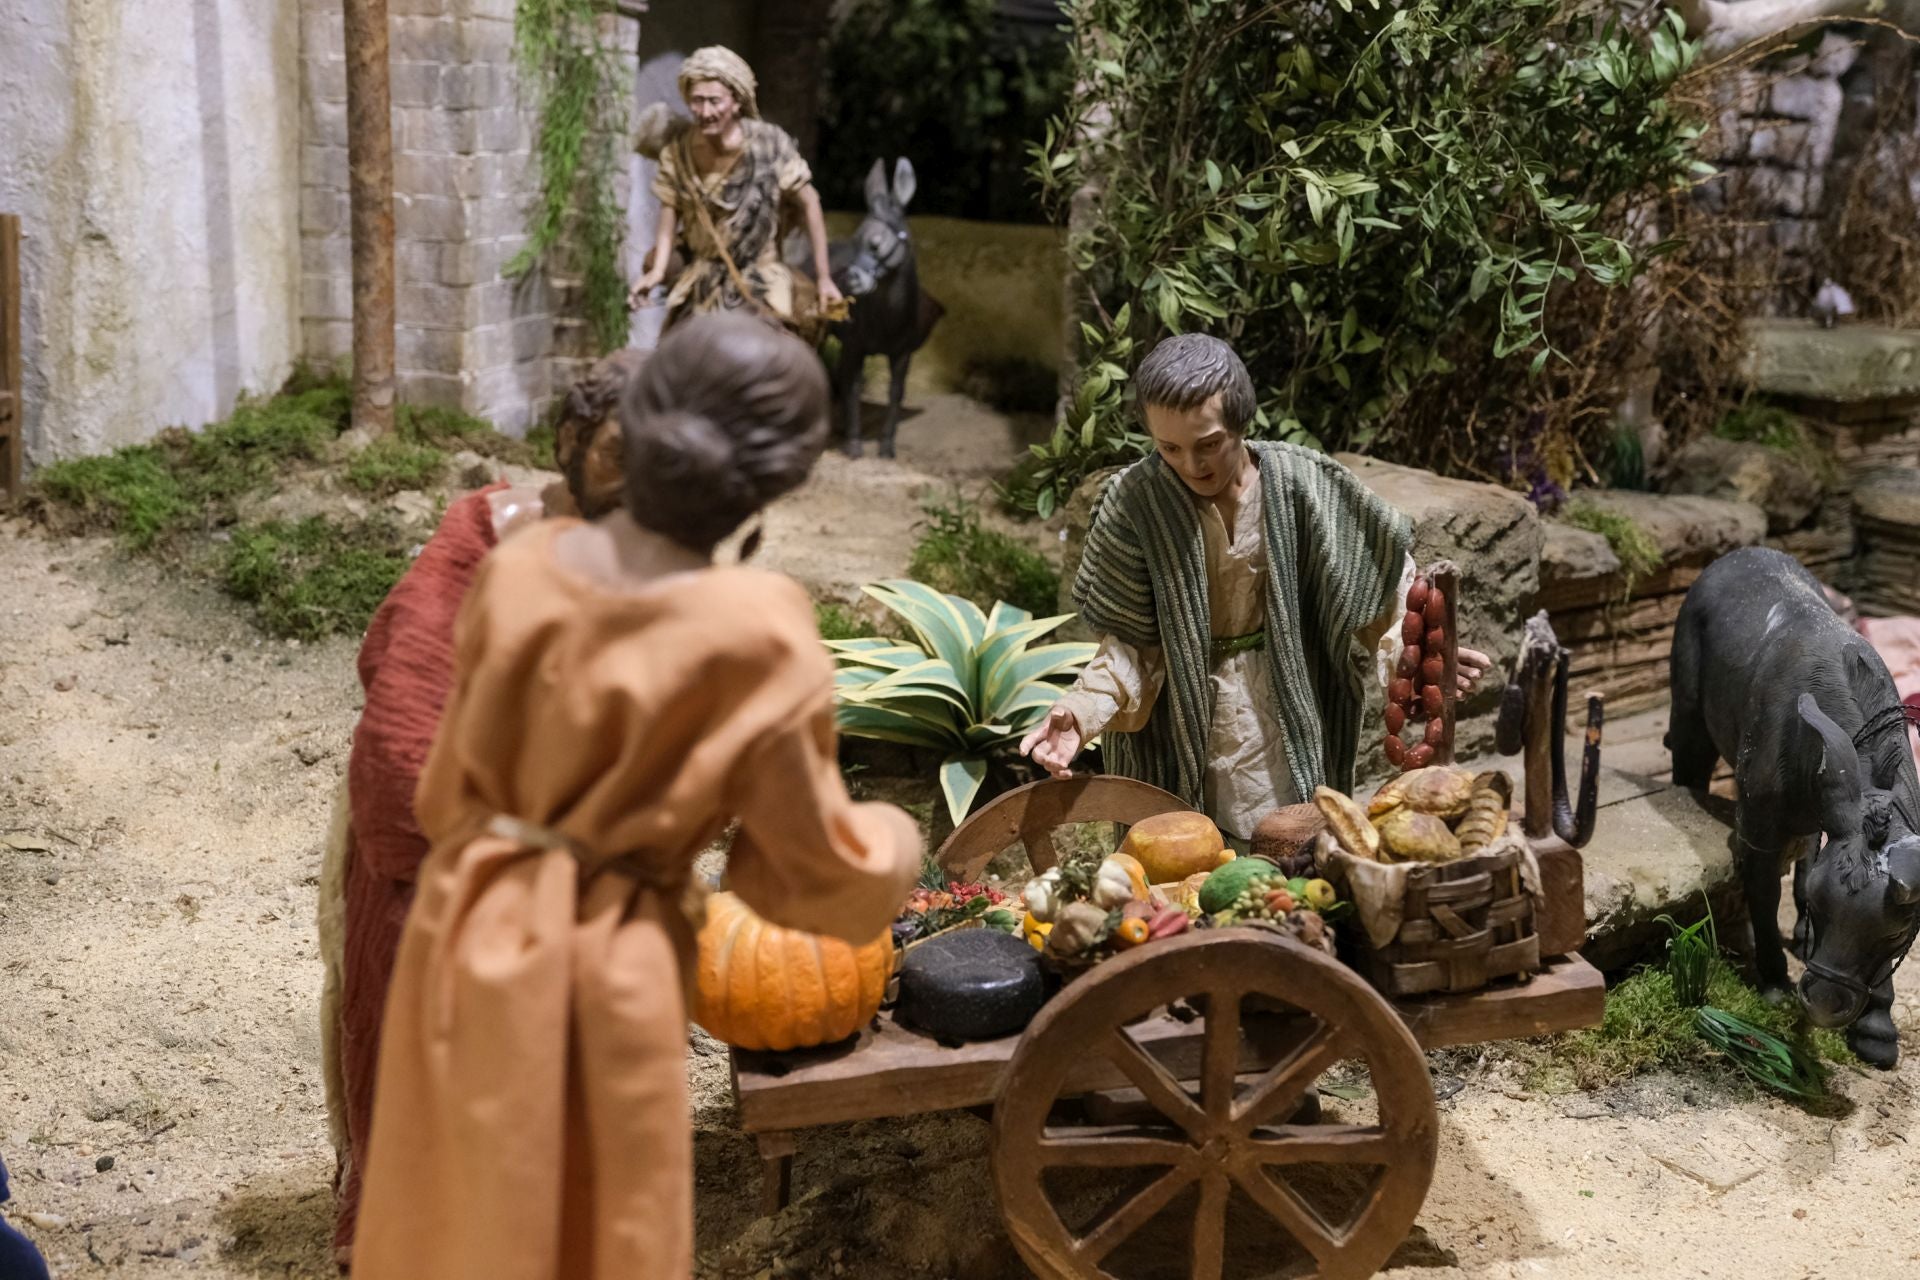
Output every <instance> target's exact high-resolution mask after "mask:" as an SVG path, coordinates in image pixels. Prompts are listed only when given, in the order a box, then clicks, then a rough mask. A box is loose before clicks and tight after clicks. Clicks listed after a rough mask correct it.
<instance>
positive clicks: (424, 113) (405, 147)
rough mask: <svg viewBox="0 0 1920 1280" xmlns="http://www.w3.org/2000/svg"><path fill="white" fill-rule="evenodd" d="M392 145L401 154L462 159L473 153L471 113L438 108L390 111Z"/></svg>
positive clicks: (400, 108)
mask: <svg viewBox="0 0 1920 1280" xmlns="http://www.w3.org/2000/svg"><path fill="white" fill-rule="evenodd" d="M393 114H394V120H395V128H394V135H395V143H396V145H397V146H398V147H399V148H400V149H401V150H402V151H424V152H429V153H431V154H434V155H464V154H466V153H468V152H471V151H472V150H473V129H474V121H473V116H474V113H473V112H471V111H447V110H443V109H442V108H439V107H398V106H396V107H395V108H394V109H393Z"/></svg>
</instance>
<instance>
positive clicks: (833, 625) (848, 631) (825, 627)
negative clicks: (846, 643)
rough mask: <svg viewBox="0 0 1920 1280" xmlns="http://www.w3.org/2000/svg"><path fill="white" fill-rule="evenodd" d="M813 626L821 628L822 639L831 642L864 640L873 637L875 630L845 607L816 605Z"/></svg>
mask: <svg viewBox="0 0 1920 1280" xmlns="http://www.w3.org/2000/svg"><path fill="white" fill-rule="evenodd" d="M813 624H814V626H816V627H818V628H819V630H820V638H821V639H822V640H826V641H829V642H831V641H834V640H864V639H866V638H868V637H870V636H871V635H873V628H872V627H870V626H868V625H867V624H866V623H864V622H862V621H861V620H860V618H859V617H858V615H856V614H855V613H854V612H853V610H851V609H848V608H846V607H845V606H843V605H837V604H819V603H815V605H814V606H813Z"/></svg>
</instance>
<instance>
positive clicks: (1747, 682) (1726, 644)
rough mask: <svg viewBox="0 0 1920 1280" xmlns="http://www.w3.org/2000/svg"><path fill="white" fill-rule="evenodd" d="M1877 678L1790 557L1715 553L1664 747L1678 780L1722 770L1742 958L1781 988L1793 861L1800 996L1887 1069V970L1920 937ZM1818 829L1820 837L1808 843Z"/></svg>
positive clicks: (1915, 876) (1903, 807)
mask: <svg viewBox="0 0 1920 1280" xmlns="http://www.w3.org/2000/svg"><path fill="white" fill-rule="evenodd" d="M1905 711H1906V709H1905V708H1903V707H1902V706H1901V704H1900V695H1899V693H1898V692H1896V691H1895V689H1894V685H1893V677H1892V676H1890V675H1888V674H1887V668H1886V665H1885V664H1884V663H1882V662H1881V661H1880V656H1879V655H1878V654H1876V653H1875V652H1874V651H1873V649H1872V647H1871V646H1870V645H1868V644H1867V642H1866V640H1865V639H1864V638H1863V637H1861V636H1860V635H1859V634H1858V633H1856V632H1855V631H1854V630H1853V629H1852V628H1850V627H1848V626H1847V624H1846V623H1845V622H1843V621H1842V620H1841V618H1840V616H1839V615H1838V614H1837V613H1835V612H1834V610H1833V606H1832V604H1831V603H1830V602H1829V601H1828V600H1827V598H1826V596H1825V594H1824V593H1823V592H1822V590H1821V587H1820V584H1819V582H1818V581H1816V580H1815V578H1814V576H1813V575H1812V574H1810V573H1808V572H1807V571H1806V569H1804V568H1802V567H1801V565H1800V563H1799V561H1797V560H1795V559H1793V558H1792V557H1791V556H1788V555H1785V554H1784V553H1782V552H1779V551H1774V550H1771V549H1769V548H1766V547H1747V548H1744V549H1742V550H1739V551H1735V552H1732V553H1731V554H1729V555H1725V556H1722V557H1721V558H1720V559H1718V560H1716V561H1715V562H1714V563H1713V564H1711V565H1709V566H1708V567H1707V569H1706V571H1705V572H1704V573H1702V574H1701V575H1700V578H1699V580H1698V581H1697V582H1695V583H1694V585H1693V587H1692V589H1691V590H1689V591H1688V592H1687V598H1686V600H1685V602H1684V603H1683V604H1682V605H1681V607H1680V617H1679V620H1678V622H1677V623H1676V625H1675V628H1674V636H1673V713H1672V717H1671V722H1670V725H1669V728H1668V731H1667V747H1668V749H1669V750H1670V751H1672V753H1673V780H1674V783H1675V784H1676V785H1678V786H1684V787H1693V788H1705V787H1706V786H1707V784H1708V783H1709V781H1710V780H1711V779H1712V777H1713V766H1714V762H1715V760H1716V759H1720V758H1725V759H1726V760H1728V761H1730V762H1731V763H1732V765H1733V769H1734V778H1735V781H1736V783H1737V784H1738V787H1739V799H1738V801H1737V802H1736V806H1735V809H1734V840H1733V854H1734V864H1735V867H1736V869H1737V870H1738V871H1739V873H1740V879H1741V885H1742V888H1743V889H1744V890H1745V894H1746V899H1747V911H1748V914H1749V915H1750V916H1751V917H1752V919H1753V943H1754V964H1755V967H1756V968H1757V969H1758V971H1759V976H1760V982H1761V987H1762V989H1763V990H1764V991H1766V992H1767V994H1768V995H1769V996H1770V997H1772V998H1776V999H1777V998H1782V997H1784V996H1785V994H1786V993H1787V990H1788V987H1787V960H1786V953H1785V951H1784V950H1783V949H1782V947H1781V942H1780V930H1779V923H1778V919H1779V911H1780V876H1781V874H1782V873H1783V872H1784V871H1785V870H1786V868H1787V867H1788V865H1790V864H1791V865H1793V867H1794V877H1793V897H1794V905H1795V907H1796V908H1797V909H1798V912H1799V920H1798V923H1796V925H1795V926H1794V931H1793V936H1794V944H1795V947H1794V949H1795V952H1796V953H1797V954H1798V955H1799V956H1800V958H1801V959H1802V960H1803V961H1804V962H1805V963H1806V973H1805V975H1804V976H1802V978H1801V979H1800V1001H1801V1004H1802V1005H1804V1006H1805V1008H1806V1011H1807V1016H1808V1017H1809V1018H1810V1019H1811V1020H1812V1021H1813V1022H1814V1023H1815V1024H1816V1025H1819V1026H1822V1027H1842V1026H1844V1027H1847V1028H1848V1030H1847V1043H1848V1044H1849V1045H1850V1046H1851V1047H1852V1049H1853V1051H1854V1052H1855V1053H1857V1054H1859V1055H1860V1057H1861V1058H1862V1059H1863V1060H1865V1061H1867V1062H1869V1063H1872V1064H1873V1065H1875V1066H1878V1067H1891V1066H1893V1065H1894V1064H1895V1063H1896V1062H1898V1061H1899V1056H1900V1045H1899V1041H1898V1039H1897V1038H1896V1036H1895V1033H1894V1026H1893V1018H1892V1016H1891V1014H1890V1009H1891V1007H1892V1003H1893V971H1894V969H1895V968H1896V967H1897V966H1898V965H1899V963H1900V961H1901V960H1902V959H1904V958H1905V956H1906V953H1907V949H1908V948H1909V947H1911V946H1912V945H1913V939H1914V934H1915V932H1916V930H1920V834H1916V833H1917V832H1920V776H1917V775H1916V772H1915V769H1914V762H1913V754H1912V752H1910V751H1909V750H1908V749H1907V733H1906V730H1907V720H1906V715H1905ZM1822 833H1824V834H1825V836H1826V842H1825V844H1824V846H1822V845H1821V844H1820V837H1821V835H1822Z"/></svg>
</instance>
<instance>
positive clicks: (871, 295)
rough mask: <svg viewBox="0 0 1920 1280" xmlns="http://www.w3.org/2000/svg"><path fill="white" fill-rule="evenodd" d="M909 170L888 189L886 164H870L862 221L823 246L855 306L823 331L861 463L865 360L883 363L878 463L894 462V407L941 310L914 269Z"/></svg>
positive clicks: (897, 171)
mask: <svg viewBox="0 0 1920 1280" xmlns="http://www.w3.org/2000/svg"><path fill="white" fill-rule="evenodd" d="M914 187H915V180H914V176H913V164H912V162H910V161H909V160H907V159H906V158H905V157H904V156H903V157H901V159H900V161H899V163H897V164H896V165H894V167H893V185H892V186H891V187H889V186H888V185H887V170H886V162H885V161H882V160H875V161H874V162H873V169H872V170H871V171H870V172H869V173H868V174H867V189H866V195H867V216H866V218H865V219H864V220H862V222H861V223H860V226H859V227H858V228H857V229H856V230H855V231H854V233H853V238H852V239H851V240H836V241H834V242H833V244H831V245H830V246H828V262H829V265H830V266H831V269H832V271H833V282H834V283H835V284H836V285H838V286H839V287H840V292H841V293H843V294H845V295H846V296H847V297H848V298H849V299H851V300H852V302H853V312H852V314H851V315H850V316H849V317H848V318H847V319H845V320H841V321H837V322H836V323H835V324H834V325H833V327H832V328H831V329H830V330H829V331H828V332H830V333H832V334H833V336H834V337H836V338H838V339H839V340H840V360H839V363H837V364H836V365H835V366H834V369H833V394H834V402H835V403H836V404H838V405H840V406H841V412H842V413H843V414H844V415H845V427H846V451H847V456H848V457H849V458H857V457H859V456H860V384H861V382H862V381H863V378H862V375H863V373H864V372H865V370H866V366H867V357H868V356H885V357H886V358H887V369H888V372H889V373H890V374H891V375H892V380H891V382H890V384H889V385H888V388H887V417H886V423H885V425H884V426H882V427H881V429H880V456H881V457H883V458H891V457H892V456H893V435H894V431H895V429H896V428H898V427H899V425H900V400H901V397H903V396H904V395H905V394H906V390H907V367H908V366H909V365H910V364H912V363H913V353H914V352H916V351H918V350H919V349H920V348H921V347H922V346H924V345H925V344H926V341H927V336H928V335H929V334H930V333H932V332H933V326H934V324H935V323H936V322H938V321H939V319H940V317H941V316H942V315H943V314H945V309H944V308H943V307H941V305H940V304H939V303H938V302H935V301H934V300H933V298H932V297H931V296H930V295H928V294H927V293H926V292H925V291H924V290H922V289H921V288H920V275H919V272H918V271H917V270H916V269H915V266H914V257H913V236H912V233H911V232H910V231H909V230H908V229H907V203H908V202H909V201H910V200H912V199H913V192H914Z"/></svg>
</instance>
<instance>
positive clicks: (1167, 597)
mask: <svg viewBox="0 0 1920 1280" xmlns="http://www.w3.org/2000/svg"><path fill="white" fill-rule="evenodd" d="M1134 386H1135V394H1136V397H1137V399H1138V401H1139V403H1140V406H1141V409H1142V413H1143V416H1144V417H1145V418H1146V424H1147V429H1148V431H1149V432H1150V433H1151V434H1152V436H1153V440H1154V453H1153V454H1152V455H1151V456H1149V457H1147V458H1145V459H1143V460H1141V461H1140V462H1137V463H1135V464H1134V465H1133V466H1131V467H1128V468H1127V469H1126V470H1125V471H1123V472H1121V473H1119V474H1118V475H1116V476H1114V477H1113V478H1112V479H1111V480H1110V481H1109V482H1108V483H1107V484H1106V486H1105V488H1104V489H1103V491H1102V492H1101V494H1100V497H1099V499H1098V501H1097V502H1096V503H1095V504H1094V512H1093V523H1092V527H1091V529H1090V530H1089V532H1088V535H1087V542H1086V549H1085V554H1084V558H1083V559H1082V561H1081V564H1080V572H1079V576H1078V577H1077V578H1076V579H1075V581H1074V586H1073V598H1074V603H1075V604H1076V606H1077V607H1078V608H1079V610H1080V616H1081V618H1082V619H1083V620H1084V621H1085V622H1086V623H1087V624H1088V625H1089V626H1090V627H1091V628H1092V629H1093V630H1094V631H1095V632H1097V633H1099V635H1100V636H1101V644H1100V651H1099V653H1098V654H1097V655H1096V656H1095V658H1094V660H1093V661H1092V662H1091V663H1089V664H1088V666H1087V668H1086V670H1085V671H1084V672H1083V673H1082V674H1081V676H1080V678H1079V680H1078V681H1077V682H1076V683H1075V685H1074V687H1073V689H1071V690H1070V691H1069V692H1068V693H1067V694H1066V695H1065V696H1063V697H1062V698H1061V699H1060V701H1059V702H1058V703H1057V704H1056V705H1055V706H1054V708H1053V710H1052V712H1051V713H1050V714H1049V715H1048V717H1047V719H1046V720H1045V721H1044V722H1042V724H1041V725H1040V727H1039V728H1037V729H1035V731H1034V732H1033V733H1032V734H1031V735H1029V736H1028V738H1027V740H1026V741H1025V742H1024V743H1022V744H1021V750H1022V751H1023V752H1025V753H1027V754H1029V755H1031V756H1032V757H1033V758H1034V760H1035V761H1036V762H1037V763H1039V764H1041V765H1042V766H1043V767H1045V768H1046V769H1047V770H1048V771H1049V772H1050V773H1052V774H1054V775H1055V776H1064V775H1065V774H1066V773H1067V772H1068V771H1069V769H1070V768H1071V766H1072V763H1073V760H1074V757H1075V756H1076V755H1078V754H1079V751H1080V748H1081V746H1082V744H1083V743H1084V742H1086V741H1088V740H1090V739H1092V738H1094V737H1096V736H1099V737H1100V738H1101V742H1102V745H1103V750H1104V754H1105V757H1106V761H1107V767H1108V768H1109V769H1110V770H1111V771H1113V772H1115V773H1119V774H1122V775H1124V776H1127V777H1132V778H1138V779H1140V780H1141V781H1144V782H1149V783H1152V784H1153V785H1155V786H1158V787H1161V788H1163V789H1165V790H1167V791H1171V792H1172V793H1173V794H1175V795H1177V796H1179V797H1180V798H1181V799H1182V800H1184V801H1186V802H1187V803H1188V804H1190V805H1192V806H1194V807H1195V808H1197V809H1200V810H1202V811H1203V812H1205V813H1207V814H1208V815H1209V816H1211V817H1212V818H1213V820H1214V821H1215V822H1216V823H1217V824H1218V825H1219V826H1220V828H1221V829H1222V830H1223V831H1224V832H1226V833H1227V834H1228V835H1229V836H1232V837H1235V838H1237V839H1240V840H1245V839H1247V838H1249V837H1251V835H1252V834H1253V829H1254V827H1255V825H1257V823H1258V822H1259V820H1260V819H1261V818H1262V817H1264V816H1266V815H1267V814H1269V813H1271V812H1272V811H1273V810H1275V809H1277V808H1280V807H1282V806H1285V805H1288V804H1293V803H1297V802H1300V801H1304V800H1308V799H1311V797H1312V795H1313V789H1314V788H1315V787H1316V786H1319V785H1322V784H1325V785H1327V786H1331V787H1334V788H1336V789H1338V790H1341V791H1350V790H1351V789H1352V786H1353V769H1354V758H1355V756H1356V754H1357V750H1358V745H1359V738H1360V719H1361V713H1362V710H1363V708H1364V707H1365V704H1366V699H1365V687H1364V680H1365V679H1366V676H1367V673H1368V670H1369V668H1371V670H1372V674H1373V675H1374V676H1375V678H1377V679H1379V680H1381V682H1382V683H1384V682H1385V681H1386V680H1387V679H1388V678H1389V677H1390V676H1391V675H1392V671H1393V662H1394V659H1395V657H1396V656H1397V654H1398V652H1399V649H1398V627H1397V625H1396V624H1397V623H1398V622H1399V620H1400V618H1401V616H1402V613H1403V611H1404V609H1405V607H1406V606H1405V601H1406V594H1407V590H1408V588H1409V587H1410V586H1411V585H1412V582H1413V561H1412V558H1411V554H1410V553H1411V548H1412V542H1413V531H1412V527H1411V525H1410V523H1409V521H1408V520H1407V518H1406V517H1405V516H1403V515H1401V514H1400V513H1399V512H1397V511H1395V510H1394V509H1393V508H1391V507H1389V506H1388V505H1387V504H1386V503H1384V502H1383V501H1381V500H1380V498H1378V497H1377V496H1376V495H1375V494H1373V492H1372V491H1370V490H1369V489H1367V488H1366V487H1365V486H1364V485H1362V484H1361V483H1360V481H1359V480H1358V479H1357V478H1356V477H1355V476H1354V475H1353V473H1352V472H1351V471H1349V470H1347V469H1346V468H1345V467H1343V466H1341V465H1340V464H1339V463H1337V462H1335V461H1334V460H1333V459H1332V458H1330V457H1327V456H1326V455H1324V454H1320V453H1315V452H1313V451H1311V450H1308V449H1302V448H1298V447H1295V446H1292V445H1285V444H1269V443H1257V442H1250V441H1248V440H1247V439H1246V438H1245V433H1246V428H1247V424H1248V423H1249V422H1251V421H1252V419H1253V415H1254V412H1255V402H1254V394H1253V383H1252V380H1251V379H1250V378H1249V377H1248V375H1247V370H1246V366H1245V365H1243V364H1242V363H1241V362H1240V358H1239V357H1238V356H1237V355H1235V354H1234V352H1233V350H1232V348H1230V347H1228V346H1227V344H1226V343H1224V342H1222V341H1220V340H1219V339H1217V338H1210V337H1206V336H1204V335H1199V334H1188V335H1182V336H1179V337H1175V338H1169V339H1167V340H1166V341H1163V342H1161V343H1160V344H1159V345H1158V346H1156V347H1155V348H1154V349H1153V351H1152V352H1151V353H1150V354H1149V355H1148V356H1147V358H1146V359H1145V360H1144V361H1143V362H1142V363H1141V366H1140V369H1139V372H1138V373H1137V375H1136V376H1135V379H1134ZM1459 659H1460V662H1459V665H1460V670H1461V684H1462V687H1463V688H1469V687H1471V685H1472V683H1473V681H1474V680H1475V679H1477V678H1478V676H1479V674H1480V673H1481V671H1483V670H1484V669H1485V667H1486V665H1487V659H1486V657H1485V656H1484V655H1482V654H1479V653H1476V652H1474V651H1472V650H1470V649H1462V650H1460V651H1459Z"/></svg>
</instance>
